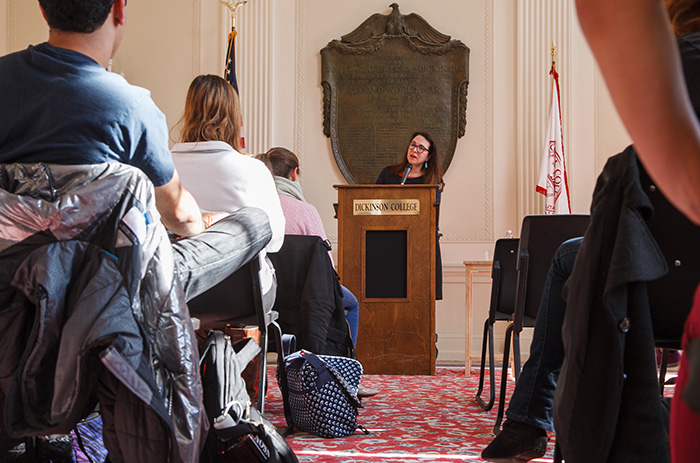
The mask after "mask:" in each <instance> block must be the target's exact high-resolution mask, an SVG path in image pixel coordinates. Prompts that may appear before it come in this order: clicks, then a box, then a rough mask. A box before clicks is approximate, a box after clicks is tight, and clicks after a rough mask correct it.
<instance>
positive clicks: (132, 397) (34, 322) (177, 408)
mask: <svg viewBox="0 0 700 463" xmlns="http://www.w3.org/2000/svg"><path fill="white" fill-rule="evenodd" d="M159 219H160V217H159V215H158V213H157V210H156V208H155V198H154V192H153V186H152V184H151V182H150V181H149V180H148V178H147V177H146V176H145V175H144V174H143V173H142V172H141V171H140V170H138V169H136V168H133V167H130V166H126V165H122V164H116V163H108V164H97V165H89V166H59V165H47V164H4V165H0V332H2V333H3V334H2V336H0V391H1V393H0V396H4V397H5V400H4V415H5V427H6V430H7V432H8V433H9V434H10V435H12V436H15V437H20V436H33V435H47V434H55V433H67V432H68V431H69V430H70V429H72V428H74V427H75V425H76V422H77V421H79V420H80V419H81V418H83V417H85V416H87V415H88V413H89V412H90V411H92V410H93V409H94V408H95V405H96V403H97V402H99V403H100V411H101V413H102V415H103V420H104V431H103V433H104V439H105V445H106V447H107V449H108V451H109V453H110V459H111V461H128V462H138V461H144V462H146V461H149V460H150V461H149V463H153V462H155V461H158V462H162V461H168V462H176V461H183V462H190V461H197V459H198V455H199V451H200V449H201V445H202V443H203V440H204V436H206V431H207V427H208V426H207V420H206V415H205V412H204V410H203V406H202V389H201V381H200V377H199V370H198V351H197V346H196V343H195V342H196V341H195V338H194V333H193V331H192V327H191V323H190V319H189V313H188V310H187V306H186V304H185V301H184V297H183V293H182V289H181V287H180V284H179V281H178V279H177V278H176V277H175V274H174V265H173V258H172V249H171V247H170V243H169V240H168V238H167V235H166V232H165V228H164V227H163V226H162V225H161V223H160V220H159Z"/></svg>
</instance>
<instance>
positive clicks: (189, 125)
mask: <svg viewBox="0 0 700 463" xmlns="http://www.w3.org/2000/svg"><path fill="white" fill-rule="evenodd" d="M181 122H182V141H183V142H198V141H224V142H226V143H228V144H229V145H231V146H232V147H233V148H234V149H235V150H237V151H240V150H241V148H242V147H241V105H240V102H239V100H238V94H236V91H235V90H234V89H233V87H232V86H231V84H229V83H228V82H226V81H225V80H224V79H222V78H221V77H219V76H215V75H211V74H209V75H202V76H197V77H195V78H194V80H193V81H192V83H191V84H190V88H189V90H187V98H186V100H185V114H184V115H183V116H182V120H181Z"/></svg>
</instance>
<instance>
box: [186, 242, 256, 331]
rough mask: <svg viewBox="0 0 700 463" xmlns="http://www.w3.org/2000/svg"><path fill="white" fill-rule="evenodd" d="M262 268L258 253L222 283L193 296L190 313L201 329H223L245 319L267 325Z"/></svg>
mask: <svg viewBox="0 0 700 463" xmlns="http://www.w3.org/2000/svg"><path fill="white" fill-rule="evenodd" d="M259 271H260V259H259V257H258V256H257V255H256V256H255V257H254V258H252V259H250V260H249V261H248V262H246V263H245V265H243V266H242V267H241V268H239V269H238V270H236V271H235V272H234V273H232V274H231V275H229V276H228V277H226V278H225V279H224V280H223V281H221V283H218V284H217V285H215V286H214V287H212V288H211V289H209V290H207V291H205V292H203V293H202V294H200V295H198V296H196V297H194V298H192V299H191V300H190V301H189V302H188V303H187V306H188V307H189V309H190V315H191V316H192V317H196V318H198V319H199V321H200V326H201V327H202V328H210V329H218V330H221V329H222V327H223V326H225V325H226V324H228V323H232V324H235V323H238V324H240V323H242V322H243V323H245V324H248V323H250V324H256V325H258V326H263V327H264V326H265V325H266V323H265V315H264V311H263V307H262V293H261V289H260V288H261V287H260V277H259ZM258 309H259V310H258Z"/></svg>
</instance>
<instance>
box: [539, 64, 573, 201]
mask: <svg viewBox="0 0 700 463" xmlns="http://www.w3.org/2000/svg"><path fill="white" fill-rule="evenodd" d="M549 74H550V75H551V76H552V106H551V109H550V110H549V123H548V125H547V136H546V138H545V144H544V153H543V154H542V162H541V164H540V178H539V181H538V182H537V192H538V193H542V194H543V195H545V196H546V197H547V199H546V203H545V210H544V212H545V214H571V203H570V201H569V185H568V182H567V179H566V164H565V162H564V142H563V139H562V132H561V103H560V101H559V74H557V71H556V69H554V67H552V70H551V71H550V73H549Z"/></svg>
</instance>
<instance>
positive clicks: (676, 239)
mask: <svg viewBox="0 0 700 463" xmlns="http://www.w3.org/2000/svg"><path fill="white" fill-rule="evenodd" d="M639 171H640V180H641V185H642V188H643V189H644V191H645V192H646V193H647V196H648V197H649V200H650V201H651V204H652V206H653V207H654V213H653V215H652V216H651V217H650V218H649V220H648V221H647V227H648V228H649V231H650V232H651V234H652V235H653V236H654V240H655V241H656V244H658V246H659V248H660V249H661V252H662V253H663V255H664V258H665V260H666V265H668V273H667V274H666V275H665V276H663V277H661V278H659V279H657V280H654V281H651V282H649V283H648V284H647V290H648V293H649V308H650V310H651V319H652V326H653V328H654V338H655V339H656V341H657V344H658V345H660V346H661V347H675V348H680V341H681V337H682V335H683V326H684V324H685V319H686V318H687V317H688V313H689V312H690V309H691V307H692V305H693V295H694V293H695V289H696V288H697V286H698V283H699V282H700V265H697V263H698V262H700V244H698V243H700V227H698V226H697V225H695V224H693V223H692V222H690V221H689V220H688V219H687V218H685V216H684V215H683V214H681V213H680V212H678V210H677V209H676V208H675V207H673V206H672V205H671V203H669V202H668V200H666V198H665V197H664V196H663V194H661V191H659V189H658V188H656V187H655V186H654V185H653V182H652V181H651V179H650V178H649V176H648V175H647V173H646V172H645V171H644V169H643V168H642V167H641V164H640V169H639Z"/></svg>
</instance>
